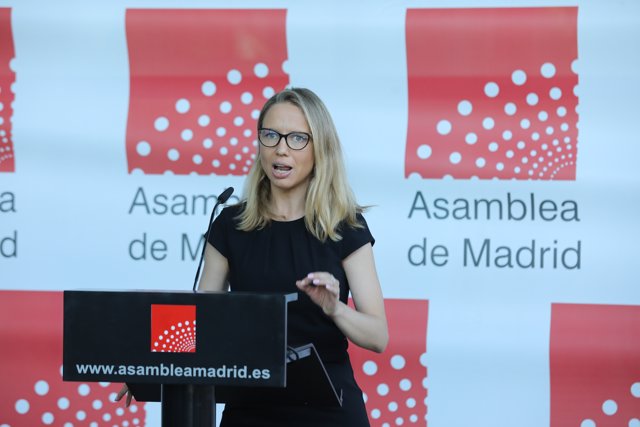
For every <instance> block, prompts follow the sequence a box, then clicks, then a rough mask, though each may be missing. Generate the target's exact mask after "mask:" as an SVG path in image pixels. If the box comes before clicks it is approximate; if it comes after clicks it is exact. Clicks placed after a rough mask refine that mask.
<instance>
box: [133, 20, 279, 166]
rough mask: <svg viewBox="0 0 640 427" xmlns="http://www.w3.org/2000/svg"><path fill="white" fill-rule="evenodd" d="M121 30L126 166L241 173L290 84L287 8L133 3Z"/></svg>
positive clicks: (253, 156) (254, 154)
mask: <svg viewBox="0 0 640 427" xmlns="http://www.w3.org/2000/svg"><path fill="white" fill-rule="evenodd" d="M126 30H127V44H128V48H129V67H130V98H129V119H128V123H127V161H128V170H129V172H130V173H131V172H133V171H135V170H140V171H142V172H143V173H145V174H163V173H174V174H180V175H185V174H190V173H197V174H202V175H209V174H215V175H246V174H247V172H248V171H249V168H250V167H251V165H252V164H253V163H254V161H255V157H256V150H257V148H256V147H257V136H256V121H257V118H258V114H259V112H260V108H261V107H262V105H263V104H264V102H265V101H266V100H267V99H268V98H269V97H271V95H272V94H274V93H275V92H277V91H280V90H282V89H283V88H284V87H285V86H286V85H287V84H288V83H289V76H288V74H287V73H286V70H285V69H286V60H287V45H286V10H250V9H242V10H222V9H220V10H183V9H181V10H167V9H165V10H153V9H132V10H127V13H126Z"/></svg>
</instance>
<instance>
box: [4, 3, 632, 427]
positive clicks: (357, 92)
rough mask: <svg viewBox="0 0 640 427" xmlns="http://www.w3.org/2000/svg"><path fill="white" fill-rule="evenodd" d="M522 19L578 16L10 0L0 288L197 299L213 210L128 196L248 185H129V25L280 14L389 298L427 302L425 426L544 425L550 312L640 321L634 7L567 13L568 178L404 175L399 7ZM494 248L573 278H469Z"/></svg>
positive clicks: (146, 178)
mask: <svg viewBox="0 0 640 427" xmlns="http://www.w3.org/2000/svg"><path fill="white" fill-rule="evenodd" d="M514 6H515V7H521V6H527V7H556V6H567V3H566V2H556V1H528V2H523V1H511V2H506V1H466V2H464V1H452V2H436V1H410V2H409V1H398V2H388V1H377V0H376V1H369V2H366V3H364V2H357V1H353V2H345V1H322V2H310V1H308V2H299V1H268V2H264V1H233V2H231V1H187V2H184V1H181V2H177V1H162V0H157V1H135V2H134V1H121V0H118V1H109V2H80V1H72V0H66V1H65V0H60V1H42V0H15V1H7V0H2V1H0V7H7V8H11V11H12V28H13V38H14V45H15V52H16V58H15V60H14V61H13V63H12V69H13V70H14V71H15V73H16V81H15V85H14V88H13V91H14V93H15V102H14V104H13V119H12V132H13V147H14V155H15V171H13V172H6V173H0V194H3V196H2V197H3V198H1V199H0V203H4V204H2V206H3V207H4V210H2V211H1V212H0V240H1V239H5V240H4V241H3V242H4V243H3V251H4V253H3V256H2V257H0V288H1V289H4V290H29V291H42V290H63V289H76V288H96V289H98V288H126V289H142V288H144V289H179V288H182V289H188V288H189V287H190V286H191V284H192V282H193V276H194V274H195V268H196V262H195V261H192V260H191V259H186V260H185V259H183V258H182V253H181V240H180V239H181V236H182V234H183V233H186V234H187V235H188V236H189V238H190V239H191V241H192V242H195V239H196V238H197V236H198V233H200V232H202V230H203V228H204V227H206V222H207V220H208V213H199V214H197V215H171V214H164V215H154V214H146V213H145V212H144V211H143V209H141V208H133V212H130V210H132V203H133V201H134V196H135V194H136V191H137V190H138V189H139V188H143V189H144V191H145V194H146V195H147V196H148V197H152V196H153V195H155V194H166V195H168V196H169V197H172V196H173V195H177V194H182V195H186V196H187V197H189V198H190V197H191V196H193V195H209V194H217V193H219V192H220V191H221V190H222V189H224V188H225V187H227V186H233V187H235V188H236V193H235V194H236V195H238V196H239V195H240V193H241V189H242V184H243V177H242V176H215V175H210V176H197V175H173V174H165V175H144V174H142V173H133V174H129V173H128V171H127V158H126V152H125V136H126V132H127V114H128V107H129V89H130V80H129V62H128V52H127V40H126V34H125V11H126V10H127V9H130V8H152V9H164V8H231V7H232V8H277V9H286V10H287V15H286V16H287V17H286V34H287V48H288V57H289V66H290V68H289V74H290V83H291V84H292V85H294V86H303V87H309V88H311V89H313V90H314V91H316V92H317V93H318V94H319V95H320V97H321V98H323V99H324V100H325V102H326V103H327V105H328V107H329V109H330V110H331V112H332V114H333V116H334V120H335V122H336V125H337V127H338V130H339V132H340V136H341V139H342V142H343V145H344V150H345V156H346V160H347V166H348V170H349V176H350V179H351V182H352V185H353V188H354V190H355V192H356V194H357V196H358V199H359V202H360V203H362V204H366V205H374V207H373V208H372V209H371V210H370V211H369V212H368V213H367V215H366V217H367V220H368V222H369V225H370V228H371V229H372V232H373V234H374V236H375V237H376V245H375V255H376V259H377V265H378V270H379V274H380V278H381V282H382V286H383V291H384V295H385V297H387V298H406V299H425V300H429V328H428V335H427V342H428V352H427V361H428V362H427V363H428V369H429V376H428V379H427V386H428V390H429V393H428V398H427V403H428V408H429V409H428V415H427V419H428V422H429V425H431V426H448V427H449V426H467V425H476V426H512V425H519V426H531V427H539V426H543V425H549V423H550V417H551V415H550V372H549V351H550V349H549V331H550V329H551V323H550V322H551V308H552V306H551V304H552V303H571V304H607V305H636V306H637V305H640V292H638V288H637V283H638V279H637V271H636V270H637V268H636V267H637V260H636V258H637V257H636V255H637V240H638V236H640V225H639V222H638V209H639V208H640V191H639V190H640V169H639V168H638V167H637V161H638V158H639V157H640V136H639V135H640V134H639V132H638V117H640V107H639V100H640V82H639V80H638V76H639V75H640V3H638V2H635V1H618V2H604V1H573V2H571V3H570V4H569V6H577V8H578V23H577V37H578V46H577V47H578V63H577V64H578V76H579V89H578V96H579V114H580V118H579V145H578V147H579V149H578V152H579V160H578V163H577V167H576V170H577V172H576V173H577V175H576V178H575V180H568V181H528V180H479V179H470V180H468V179H423V178H420V177H418V176H411V177H409V178H405V173H404V164H405V144H406V138H407V123H408V89H407V58H406V47H405V43H406V42H405V20H406V14H407V9H408V8H412V9H421V8H442V7H446V8H471V7H481V8H502V7H514ZM3 89H4V88H3ZM417 192H420V193H421V195H422V196H423V197H424V200H425V201H426V202H427V204H428V206H429V208H430V209H433V200H434V199H436V198H444V199H447V200H449V203H450V204H451V205H452V204H453V201H454V200H455V199H466V200H469V201H473V200H474V199H489V200H490V199H499V200H502V201H503V203H506V200H507V193H510V194H511V197H514V198H518V199H522V200H528V199H529V197H530V195H531V194H534V195H535V197H536V199H538V200H543V199H549V200H553V201H555V202H556V203H558V204H560V203H562V202H563V201H567V200H570V201H573V202H575V206H577V212H578V214H577V215H578V217H579V221H562V220H555V221H543V220H540V219H539V218H538V219H536V220H527V219H525V220H522V221H508V220H504V219H503V220H499V219H497V218H496V217H495V216H493V217H492V218H490V219H487V218H486V217H484V216H480V218H478V219H470V220H465V219H463V220H456V219H454V218H452V217H451V216H449V217H448V218H446V219H436V218H434V217H433V216H432V218H427V217H426V215H425V212H424V210H413V211H412V205H414V201H415V198H416V194H417ZM414 207H415V206H414ZM7 210H8V211H7ZM431 213H432V214H433V211H432V212H431ZM143 233H146V235H147V238H148V239H149V240H156V239H161V240H164V241H165V242H166V244H167V247H168V249H167V253H166V258H165V259H163V260H153V259H150V254H149V253H147V255H148V258H147V259H146V260H141V261H136V260H133V259H132V258H131V256H130V253H129V246H130V244H131V242H132V241H133V240H134V239H140V238H141V237H142V236H143ZM15 236H17V238H16V239H15V246H14V240H13V238H14V237H15ZM423 238H426V239H427V244H428V247H429V248H430V247H432V246H434V245H442V246H445V247H446V248H447V249H448V253H449V260H448V262H447V264H446V265H444V266H441V267H438V266H435V265H433V264H432V263H431V262H428V263H427V265H420V266H414V265H412V264H411V263H410V261H409V249H410V248H411V247H412V246H413V245H418V244H421V243H422V242H423ZM486 238H489V239H491V242H492V245H495V246H498V245H506V246H509V247H511V248H514V250H515V249H517V248H519V247H521V246H524V245H530V243H531V240H536V243H537V244H538V245H540V246H551V247H553V246H557V247H558V248H559V249H560V250H564V249H565V248H567V247H576V245H577V242H578V241H579V242H580V248H581V250H580V268H576V269H567V268H563V267H559V268H551V267H550V266H547V267H545V268H538V267H537V268H530V269H526V268H519V267H517V266H516V267H515V268H498V267H496V266H495V265H493V266H489V267H486V266H478V267H475V266H472V265H466V266H465V265H464V263H463V256H464V251H463V242H464V240H465V239H470V240H471V241H473V242H474V245H475V246H474V251H476V253H477V251H479V247H480V243H481V242H482V241H483V240H484V239H486ZM554 241H557V244H554ZM137 249H139V247H137ZM14 250H16V251H14ZM429 250H430V249H429ZM138 254H139V253H138ZM12 255H15V256H12ZM413 256H414V257H415V258H413V259H414V261H415V260H416V259H417V258H418V252H414V253H413ZM570 259H571V260H574V258H570ZM0 295H2V294H1V293H0ZM636 332H637V333H640V331H636ZM636 363H637V362H636ZM634 381H640V378H636V379H635V380H634ZM1 387H7V385H6V384H5V385H3V386H1ZM636 405H637V404H636ZM635 410H636V414H637V415H636V416H637V417H640V409H639V408H638V406H636V407H635ZM148 413H149V417H151V418H150V419H149V420H148V424H147V425H157V417H158V414H157V408H156V407H155V406H153V405H151V406H150V409H149V411H148ZM1 422H2V419H0V423H1ZM639 423H640V421H639ZM624 425H627V424H624ZM629 425H632V424H629ZM585 427H588V426H587V425H585Z"/></svg>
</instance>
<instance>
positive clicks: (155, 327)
mask: <svg viewBox="0 0 640 427" xmlns="http://www.w3.org/2000/svg"><path fill="white" fill-rule="evenodd" d="M295 299H296V295H295V294H254V293H239V292H231V293H230V292H220V293H218V292H162V291H157V292H151V291H65V292H64V354H63V379H64V380H67V381H93V382H95V381H109V382H125V381H127V382H132V383H133V382H135V383H154V384H212V385H238V386H250V387H260V386H264V387H283V386H284V385H285V384H286V369H285V366H286V347H287V342H286V334H287V330H286V329H287V304H288V302H289V301H291V300H295Z"/></svg>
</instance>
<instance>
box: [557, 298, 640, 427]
mask: <svg viewBox="0 0 640 427" xmlns="http://www.w3.org/2000/svg"><path fill="white" fill-rule="evenodd" d="M550 373H551V424H550V425H551V427H565V426H579V427H596V426H597V427H614V426H630V427H632V426H640V307H639V306H622V305H618V306H616V305H591V304H553V306H552V310H551V342H550Z"/></svg>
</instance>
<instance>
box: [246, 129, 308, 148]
mask: <svg viewBox="0 0 640 427" xmlns="http://www.w3.org/2000/svg"><path fill="white" fill-rule="evenodd" d="M263 130H268V131H271V132H274V133H276V134H278V142H276V143H275V144H274V145H267V144H265V143H264V142H262V139H261V138H260V132H261V131H263ZM293 134H302V135H306V136H307V138H308V139H307V142H306V143H305V144H304V146H302V147H301V148H293V147H292V146H291V145H290V144H289V135H293ZM282 138H284V142H285V144H287V147H289V148H290V149H292V150H294V151H300V150H304V149H305V148H306V147H307V145H309V142H311V141H312V139H313V137H312V136H311V134H310V133H307V132H300V131H294V132H289V133H280V132H278V131H277V130H275V129H271V128H259V129H258V141H259V142H260V144H262V145H263V146H265V147H267V148H275V147H277V146H278V144H280V141H282Z"/></svg>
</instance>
